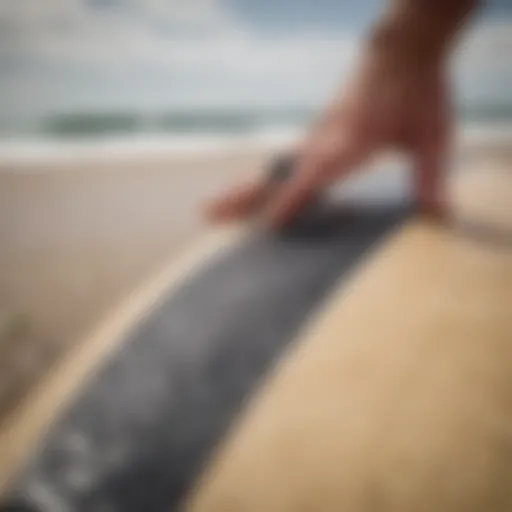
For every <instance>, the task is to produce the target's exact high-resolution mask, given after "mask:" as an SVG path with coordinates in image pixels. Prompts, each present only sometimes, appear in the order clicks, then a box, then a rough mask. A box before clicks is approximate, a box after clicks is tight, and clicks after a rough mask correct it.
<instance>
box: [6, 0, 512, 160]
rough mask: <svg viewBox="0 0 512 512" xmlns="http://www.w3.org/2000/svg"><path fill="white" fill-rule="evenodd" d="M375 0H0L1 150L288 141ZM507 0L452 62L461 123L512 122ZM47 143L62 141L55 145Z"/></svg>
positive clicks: (344, 61) (325, 95)
mask: <svg viewBox="0 0 512 512" xmlns="http://www.w3.org/2000/svg"><path fill="white" fill-rule="evenodd" d="M382 5H383V1H382V0H360V1H353V0H318V1H315V2H313V1H311V0H297V1H295V0H277V1H272V0H259V1H253V0H187V1H185V0H42V1H38V2H35V1H33V0H17V1H16V2H12V1H9V0H1V2H0V37H1V45H0V71H1V72H0V88H1V91H2V94H1V98H0V130H1V134H2V138H3V139H2V146H1V152H0V156H3V155H5V156H8V155H9V154H10V151H13V150H14V146H13V144H14V143H15V142H16V141H20V140H21V141H23V145H22V147H21V148H18V150H19V151H22V152H23V153H25V152H26V151H29V150H33V151H36V149H38V150H39V151H43V149H44V150H45V151H49V150H50V147H51V145H52V144H55V143H58V142H61V141H65V142H66V143H69V142H71V141H73V142H76V141H77V140H78V141H80V140H81V139H82V138H87V139H88V141H89V142H92V140H93V139H95V140H96V141H97V140H98V139H99V138H100V137H101V138H102V139H103V141H105V140H108V141H109V142H110V143H111V144H114V143H116V145H117V147H118V148H119V147H122V148H123V149H124V148H130V149H133V144H136V146H137V147H140V148H143V147H146V148H148V147H151V148H152V149H154V148H155V146H159V145H162V144H163V145H165V146H166V147H168V145H169V144H171V145H172V146H173V147H174V148H176V149H181V148H184V147H185V146H187V145H188V146H189V147H190V146H191V145H192V148H193V150H194V151H196V150H198V149H201V147H202V146H207V145H210V146H211V145H212V144H214V143H216V144H217V145H218V144H226V143H228V142H229V143H231V142H234V141H237V140H239V139H240V137H246V138H253V139H257V140H261V139H264V140H268V139H276V138H278V137H293V135H294V134H295V133H296V130H297V129H298V128H300V127H302V126H304V123H306V122H307V121H308V119H310V117H311V115H312V114H313V113H314V112H315V111H317V110H318V108H319V107H320V106H321V105H322V104H324V103H325V102H326V101H327V100H328V99H330V96H331V95H332V93H333V90H334V88H337V87H338V86H339V85H340V83H342V82H343V80H344V78H345V77H346V74H347V71H348V70H349V69H350V63H351V60H352V59H353V57H354V54H355V52H356V51H357V43H358V40H359V39H360V38H361V37H362V36H363V35H364V34H365V32H366V31H367V29H368V27H369V25H370V24H371V22H372V21H373V20H374V19H375V18H376V16H377V15H378V12H379V11H380V9H381V8H382ZM511 29H512V8H511V7H510V3H509V2H507V0H490V1H489V2H485V9H483V10H482V14H481V16H480V17H479V18H478V19H477V20H476V22H475V23H474V25H473V27H472V28H471V30H469V31H468V33H467V36H466V38H465V39H466V40H465V42H464V45H463V48H462V49H461V52H460V53H461V55H460V56H459V57H458V58H457V59H455V62H456V68H457V69H456V73H455V78H456V83H457V89H458V100H459V105H458V107H459V110H460V113H461V119H463V120H464V121H465V122H466V123H467V124H468V126H469V125H470V126H472V127H474V128H480V129H482V130H483V129H484V128H485V127H489V128H490V127H493V128H496V127H497V126H503V127H508V125H509V122H510V120H511V119H512V65H511V64H510V59H509V56H510V52H511V50H512V30H511ZM55 149H56V150H57V149H59V150H60V149H64V148H63V147H62V146H61V145H59V148H55Z"/></svg>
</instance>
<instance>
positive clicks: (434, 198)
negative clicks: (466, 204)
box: [414, 140, 448, 217]
mask: <svg viewBox="0 0 512 512" xmlns="http://www.w3.org/2000/svg"><path fill="white" fill-rule="evenodd" d="M414 162H415V193H416V198H417V202H418V205H419V208H420V211H421V212H423V213H426V214H429V215H434V216H440V217H445V216H446V215H447V213H448V212H447V201H446V194H445V185H446V183H445V171H446V166H447V157H446V144H445V143H444V142H435V141H432V140H427V141H424V142H423V144H422V145H420V146H419V147H418V148H417V150H416V152H415V155H414Z"/></svg>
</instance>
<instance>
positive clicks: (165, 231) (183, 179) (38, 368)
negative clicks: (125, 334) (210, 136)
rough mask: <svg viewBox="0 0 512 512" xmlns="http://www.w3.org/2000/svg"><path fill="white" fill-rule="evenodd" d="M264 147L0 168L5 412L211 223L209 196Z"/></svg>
mask: <svg viewBox="0 0 512 512" xmlns="http://www.w3.org/2000/svg"><path fill="white" fill-rule="evenodd" d="M266 156H267V155H266V154H265V152H262V151H258V152H255V151H246V152H243V153H240V152H238V153H234V152H233V153H230V154H226V153H216V154H210V155H204V156H193V155H188V156H181V157H179V156H175V157H172V156H169V157H162V156H159V157H154V158H149V157H147V156H144V157H139V158H132V159H131V160H130V161H119V160H118V161H116V162H96V163H93V162H86V163H76V162H75V163H74V164H73V165H70V164H67V163H65V162H64V163H63V162H61V163H58V164H51V163H50V164H45V165H42V164H32V165H18V166H15V167H12V166H10V167H9V168H6V167H3V168H2V167H1V166H0V420H1V419H2V417H3V416H5V414H6V413H7V412H8V411H9V410H10V409H11V407H12V405H13V404H15V403H16V402H17V401H18V400H19V399H20V396H21V394H22V393H23V392H24V391H25V390H26V388H27V386H30V385H32V384H33V383H34V382H36V381H37V379H38V378H40V377H41V375H42V373H43V372H44V371H46V370H47V369H48V368H49V366H50V363H51V362H52V361H53V360H55V358H56V357H58V356H61V355H62V354H63V353H64V352H65V351H66V350H67V349H68V348H69V347H70V346H72V345H73V344H74V343H76V341H77V340H79V339H80V338H82V337H83V336H84V335H86V334H87V332H88V331H91V330H93V329H94V328H95V326H97V325H98V324H99V323H101V321H102V319H104V318H105V317H107V316H108V314H109V311H111V310H112V309H113V308H114V307H115V306H116V304H118V303H119V302H120V301H121V300H122V299H123V297H124V296H125V295H126V294H127V293H128V292H130V291H131V290H133V289H135V288H136V287H138V286H140V285H143V283H144V280H146V279H149V277H150V276H152V275H153V273H155V272H156V271H158V268H159V267H161V266H164V265H165V264H166V263H167V262H168V261H169V260H170V259H171V258H172V257H174V256H175V255H176V254H177V253H178V252H179V249H180V248H181V247H183V246H185V245H186V243H187V241H189V240H191V239H192V238H194V237H195V236H197V235H198V234H199V233H200V231H201V230H202V229H205V227H206V226H205V225H204V222H203V221H202V219H201V216H200V204H201V202H202V200H203V199H205V198H208V197H209V196H211V195H212V194H214V193H215V192H216V191H217V190H219V189H220V188H222V187H223V186H225V185H226V184H227V183H229V182H230V181H231V180H232V179H234V178H236V177H241V176H243V175H247V174H249V173H254V172H255V171H257V170H258V169H260V168H261V166H262V164H263V162H264V161H265V158H266Z"/></svg>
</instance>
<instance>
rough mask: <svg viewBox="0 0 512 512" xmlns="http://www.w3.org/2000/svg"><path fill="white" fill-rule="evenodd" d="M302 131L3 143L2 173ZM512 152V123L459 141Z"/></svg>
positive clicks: (154, 156)
mask: <svg viewBox="0 0 512 512" xmlns="http://www.w3.org/2000/svg"><path fill="white" fill-rule="evenodd" d="M304 133H305V131H304V130H303V129H300V128H293V129H280V130H277V131H262V132H256V133H252V134H242V135H235V134H231V135H229V134H212V133H203V134H200V133H199V134H191V135H174V134H164V133H159V134H151V133H140V134H135V135H112V136H108V137H88V138H62V139H52V138H39V139H35V138H34V139H31V138H25V139H23V138H20V139H1V138H0V172H9V171H10V172H24V171H25V172H26V171H27V169H26V167H27V166H30V168H31V169H38V170H40V169H42V168H45V169H48V167H55V166H56V167H59V168H60V167H61V166H68V165H71V164H72V165H74V166H77V165H78V166H80V167H82V166H84V165H112V164H129V163H130V162H131V161H132V160H133V159H148V160H151V161H153V160H159V159H168V158H171V159H185V160H190V159H195V158H197V157H203V158H208V157H219V156H221V157H222V156H229V155H233V154H240V155H241V154H245V153H247V152H249V153H254V152H277V151H281V150H282V149H283V148H289V147H293V145H294V143H295V142H296V141H297V140H300V137H301V136H303V135H304ZM507 145H510V146H512V122H507V123H497V122H494V123H473V124H467V125H464V126H461V128H460V129H459V132H458V134H457V137H456V141H455V149H456V151H457V152H459V153H464V152H467V151H475V150H476V151H481V150H483V149H486V148H487V149H490V150H491V151H492V150H496V149H499V148H502V147H503V146H507Z"/></svg>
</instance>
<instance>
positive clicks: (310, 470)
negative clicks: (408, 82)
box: [187, 169, 512, 512]
mask: <svg viewBox="0 0 512 512" xmlns="http://www.w3.org/2000/svg"><path fill="white" fill-rule="evenodd" d="M486 171H487V172H481V173H478V174H476V175H473V176H469V177H465V178H464V180H462V183H461V184H460V185H462V187H459V189H458V190H457V191H456V194H455V198H456V200H457V201H459V207H460V211H465V213H466V214H469V213H470V212H471V214H472V215H473V217H472V218H473V222H462V223H461V224H460V227H461V228H462V229H458V230H449V229H446V227H444V228H443V227H441V226H439V225H437V226H436V225H432V224H429V223H426V222H424V221H421V220H418V219H413V220H411V221H410V222H408V223H407V224H406V225H405V226H404V227H403V228H402V229H400V230H398V231H397V232H396V233H394V234H393V235H392V236H391V238H390V239H389V241H388V243H387V244H386V246H385V247H384V248H383V249H382V251H380V252H379V253H378V254H377V255H375V257H374V258H372V261H371V262H370V263H369V265H367V267H366V268H364V269H363V272H362V273H360V274H357V275H355V276H353V279H351V280H350V282H349V283H344V284H343V286H341V287H338V288H337V290H335V291H334V292H333V293H332V294H331V295H330V297H329V299H328V300H327V302H326V303H325V305H324V307H323V308H322V310H321V311H320V312H319V314H318V315H316V317H315V319H314V320H313V321H312V322H311V323H310V325H309V327H308V328H307V329H306V330H305V332H304V334H303V335H302V336H301V339H300V341H299V342H298V343H297V344H296V345H295V347H294V348H293V349H292V350H290V351H289V353H288V354H287V356H286V357H285V358H284V359H283V360H282V362H281V363H280V365H279V366H278V367H277V368H276V369H275V371H274V372H273V374H272V376H270V377H269V378H268V379H267V381H266V383H265V386H263V388H262V389H261V391H260V392H259V394H258V396H257V397H256V398H255V399H254V400H253V402H252V404H251V407H250V408H249V409H248V410H247V412H246V414H244V416H243V418H242V419H240V420H239V422H238V423H237V425H236V427H234V428H233V431H232V432H231V434H230V435H229V436H228V437H227V441H226V442H225V444H224V445H223V446H222V448H220V449H219V450H218V453H217V454H216V456H215V457H214V458H213V460H212V463H211V465H210V466H209V467H208V468H207V470H206V472H205V474H204V476H203V479H202V480H201V484H200V485H198V487H197V489H195V491H194V493H192V495H191V498H190V500H189V501H188V502H187V510H191V511H194V512H196V511H197V512H203V511H209V512H210V511H221V510H222V511H235V510H244V511H256V510H268V511H273V510H276V511H277V510H279V511H292V510H323V511H331V510H332V511H334V510H344V511H354V512H355V511H357V512H360V511H369V510H370V511H382V510H387V511H411V510H415V511H421V510H425V511H427V510H428V511H432V510H436V511H437V512H445V511H446V512H448V511H449V512H457V511H469V510H472V511H482V512H483V511H487V510H492V511H494V512H498V511H506V510H510V509H511V508H512V451H511V447H512V392H511V390H512V386H511V384H512V380H511V379H512V377H511V375H512V315H511V313H512V244H511V241H512V239H511V237H510V233H511V231H512V204H511V201H510V198H511V197H512V195H511V194H512V174H510V171H508V172H507V171H501V172H500V171H496V170H492V169H487V170H486ZM466 219H469V217H466ZM470 224H471V225H472V228H471V227H470ZM484 232H486V233H487V235H486V236H484Z"/></svg>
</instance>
